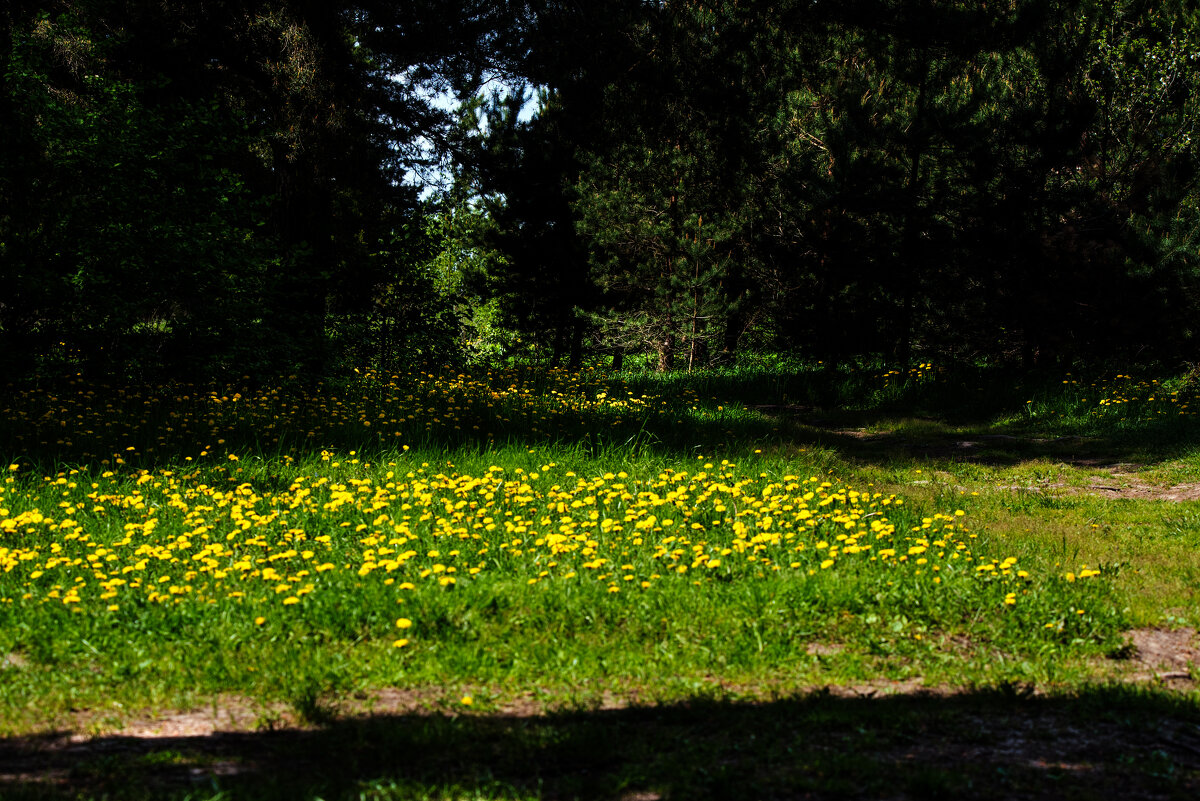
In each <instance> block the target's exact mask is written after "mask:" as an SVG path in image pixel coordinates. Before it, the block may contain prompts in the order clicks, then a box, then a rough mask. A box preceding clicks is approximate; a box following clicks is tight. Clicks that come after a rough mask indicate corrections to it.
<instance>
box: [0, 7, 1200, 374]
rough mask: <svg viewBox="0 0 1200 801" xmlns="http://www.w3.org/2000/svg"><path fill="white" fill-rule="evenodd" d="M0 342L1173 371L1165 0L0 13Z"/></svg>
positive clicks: (102, 356) (172, 368) (191, 368)
mask: <svg viewBox="0 0 1200 801" xmlns="http://www.w3.org/2000/svg"><path fill="white" fill-rule="evenodd" d="M0 59H2V61H0V74H2V80H3V86H2V90H0V142H2V143H3V144H2V145H0V367H2V368H3V370H4V372H5V375H6V376H8V377H10V378H13V377H20V376H29V375H33V374H38V373H44V372H47V371H49V372H61V371H62V370H64V369H67V370H69V371H76V372H79V371H82V372H83V373H85V374H87V375H91V376H100V375H103V376H121V377H125V378H134V379H147V380H159V379H162V378H170V377H175V376H179V375H186V376H189V377H196V376H210V377H214V378H216V377H222V376H229V375H239V376H240V375H248V376H254V377H261V378H267V377H273V376H282V375H289V374H301V375H306V376H319V375H327V374H331V373H338V372H346V371H349V370H351V369H352V368H358V369H367V368H374V369H381V370H384V371H386V370H389V369H395V368H396V366H397V365H411V364H424V363H430V364H432V363H437V364H447V363H449V364H462V365H472V364H475V365H478V364H504V363H515V362H533V363H539V364H562V365H566V366H578V365H580V364H584V363H591V364H603V365H606V366H611V367H615V368H618V369H619V368H621V367H622V366H623V365H625V364H626V363H627V362H628V364H630V365H637V366H645V367H648V368H651V369H657V370H693V369H699V368H702V367H709V366H714V365H734V364H738V363H739V362H745V361H747V360H751V361H752V360H753V359H754V358H756V357H761V356H762V355H764V354H775V355H779V354H786V355H794V356H798V357H802V358H806V359H813V360H822V361H824V362H826V363H830V364H833V363H841V362H847V361H850V362H852V361H854V360H861V359H864V358H867V359H882V360H884V361H885V362H887V363H893V364H899V365H901V366H907V365H912V364H915V363H917V362H919V361H923V360H933V359H936V360H937V361H939V362H940V363H953V362H968V363H1011V364H1017V365H1021V366H1024V367H1028V366H1034V365H1045V366H1050V367H1051V368H1060V367H1063V366H1070V365H1072V364H1078V363H1081V362H1084V363H1104V364H1109V365H1122V364H1129V363H1140V364H1158V365H1165V366H1167V369H1177V368H1178V367H1179V365H1180V364H1181V363H1184V362H1188V361H1189V360H1194V359H1195V352H1196V336H1197V333H1196V331H1195V330H1194V329H1195V320H1196V319H1197V317H1198V314H1197V313H1198V312H1200V308H1198V306H1200V286H1198V281H1197V279H1198V276H1200V192H1198V186H1197V176H1198V175H1200V151H1198V149H1197V146H1198V141H1197V140H1196V139H1194V136H1195V134H1196V133H1197V131H1196V126H1197V120H1198V119H1200V107H1198V103H1200V91H1198V88H1200V86H1198V84H1200V64H1198V63H1197V61H1198V59H1200V13H1198V12H1197V11H1196V10H1195V9H1194V6H1193V5H1192V4H1191V3H1189V2H1186V0H1166V1H1165V2H1151V1H1150V0H1117V1H1116V2H1111V1H1108V0H1105V1H1103V2H1102V1H1101V0H1007V1H1006V2H996V1H992V2H989V1H988V0H847V1H846V2H841V1H839V2H825V1H823V0H785V1H784V2H771V3H765V2H754V0H728V1H726V2H717V1H715V0H714V1H713V2H697V1H696V0H659V1H658V2H653V1H651V0H610V1H609V2H605V3H578V2H567V1H565V0H562V1H554V0H528V1H527V2H481V1H479V0H412V2H404V3H395V2H376V1H375V0H360V2H356V3H336V2H332V3H326V2H313V1H312V0H270V1H266V0H212V2H205V3H202V4H199V3H190V2H181V1H179V0H168V1H166V2H154V3H149V2H139V0H48V1H47V0H38V1H37V2H30V1H29V0H13V1H12V2H10V3H7V4H6V10H4V11H3V12H0Z"/></svg>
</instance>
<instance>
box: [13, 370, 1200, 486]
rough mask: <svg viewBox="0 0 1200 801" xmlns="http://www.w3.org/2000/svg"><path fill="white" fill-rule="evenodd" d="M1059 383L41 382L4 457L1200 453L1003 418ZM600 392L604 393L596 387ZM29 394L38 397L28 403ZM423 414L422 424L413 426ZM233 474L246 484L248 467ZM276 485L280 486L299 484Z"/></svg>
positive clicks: (1121, 458) (1134, 457)
mask: <svg viewBox="0 0 1200 801" xmlns="http://www.w3.org/2000/svg"><path fill="white" fill-rule="evenodd" d="M504 376H505V378H504V380H503V381H500V380H498V379H493V380H494V381H496V385H497V386H507V385H509V384H514V383H515V384H516V385H520V386H521V387H525V388H528V390H529V392H530V393H532V394H531V395H530V397H540V398H541V399H542V401H545V400H547V398H552V394H553V392H552V391H553V388H554V385H552V384H548V383H547V382H546V380H545V376H544V374H542V373H537V372H536V371H513V372H511V373H505V374H504ZM1059 378H1060V377H1059V376H1045V375H1043V376H1032V377H1029V376H1026V377H1024V378H1021V377H1020V376H1019V375H1017V374H1009V373H998V372H987V371H974V372H968V373H962V374H954V375H951V376H950V377H948V378H942V379H939V380H938V381H936V382H931V383H913V384H911V385H910V384H905V385H904V386H903V387H901V388H899V389H897V390H896V391H894V392H891V393H890V394H887V393H885V395H883V396H881V395H880V394H879V392H878V391H877V390H871V389H870V387H871V386H872V382H874V381H876V378H873V377H872V374H870V373H866V372H855V371H846V370H842V371H838V370H829V371H816V372H809V373H803V374H800V373H797V374H795V375H779V374H774V373H769V372H766V373H762V374H761V375H759V374H755V373H753V372H750V373H731V374H730V375H725V376H713V375H709V374H697V375H696V376H687V375H673V376H667V377H664V378H658V377H655V376H634V377H625V376H623V377H621V378H620V380H621V381H623V382H624V383H622V384H621V385H620V386H621V390H620V391H619V392H618V391H616V390H614V397H617V396H619V397H626V395H627V394H628V393H629V392H633V393H635V395H636V393H637V392H642V391H645V392H647V393H651V394H652V395H653V397H654V398H657V399H660V400H661V399H667V405H666V406H665V407H658V406H655V407H654V408H650V407H637V406H630V407H627V408H624V409H622V408H618V407H606V408H604V409H602V410H600V411H596V412H593V413H589V412H585V411H581V410H578V409H567V410H565V411H564V412H563V413H562V414H547V413H546V411H545V407H539V406H537V404H536V403H535V404H534V406H533V407H526V406H524V405H522V404H524V403H525V401H520V402H513V403H511V404H508V405H504V403H500V402H497V403H498V404H499V405H496V406H494V407H493V406H489V405H488V404H490V403H491V402H492V400H493V399H492V398H490V396H488V394H487V393H482V394H481V393H480V392H479V391H477V390H472V392H474V394H473V395H471V397H470V398H468V397H466V396H463V397H462V398H458V397H454V396H452V395H445V396H443V397H442V398H441V400H438V401H437V402H436V403H435V402H434V401H432V400H430V398H432V397H434V396H432V395H422V394H421V386H420V385H419V384H412V385H411V386H409V385H405V388H404V389H403V390H401V394H404V393H406V392H410V391H411V394H412V397H414V398H415V400H412V401H407V400H405V401H402V402H401V403H399V404H397V403H396V402H394V399H393V400H392V401H389V400H387V398H386V395H387V393H386V392H384V390H382V389H380V388H379V387H373V386H367V385H355V384H341V385H333V384H331V385H317V386H316V387H315V388H314V387H304V388H300V387H295V386H293V387H284V388H282V389H281V390H280V392H279V393H278V394H277V395H276V394H273V395H271V397H270V400H269V404H268V405H269V407H270V408H266V409H265V410H263V411H262V413H261V414H258V413H252V410H250V409H247V408H246V406H247V404H246V403H245V402H244V401H236V400H234V399H235V398H238V397H242V395H243V393H244V396H245V397H247V398H248V397H251V396H252V395H253V394H254V393H255V392H257V391H261V388H255V387H252V386H241V387H239V386H236V385H235V386H226V387H221V388H219V389H217V390H211V391H210V390H207V389H205V390H200V389H198V388H195V387H188V388H186V391H184V390H183V389H180V387H179V386H175V387H174V388H172V387H169V386H164V387H143V388H140V389H138V388H132V389H131V388H122V387H115V388H114V387H104V386H99V385H97V386H92V385H83V384H80V383H78V382H74V383H66V384H63V385H62V386H56V387H53V388H52V390H53V391H50V392H45V393H41V394H38V393H34V394H33V395H23V394H22V392H25V391H26V390H28V389H29V388H25V389H23V390H20V391H18V389H19V388H16V387H13V386H10V387H8V390H9V392H10V393H12V394H13V400H12V401H11V406H12V408H11V409H10V410H9V414H8V415H7V416H6V417H4V418H0V459H4V460H7V461H10V462H16V463H19V464H21V465H22V467H23V468H28V469H33V470H36V471H38V472H41V473H43V474H48V473H52V472H54V471H55V470H58V469H61V468H62V467H64V466H80V465H87V466H92V467H100V468H109V469H117V468H118V467H119V465H118V463H117V461H116V459H118V458H120V459H122V460H123V465H121V466H120V467H121V469H125V470H130V469H136V468H142V467H147V468H153V467H157V466H161V465H165V464H170V465H181V464H184V463H185V461H184V460H186V459H190V460H193V462H192V463H193V464H200V463H204V462H207V463H208V464H210V465H212V464H222V463H223V462H224V460H225V458H226V455H227V454H229V453H233V454H240V455H242V456H243V457H244V456H246V455H250V456H251V457H254V456H261V457H263V458H265V459H271V458H276V457H279V456H281V455H288V456H291V457H293V458H296V459H305V458H307V457H311V456H314V455H319V454H320V453H321V452H322V451H330V452H333V453H335V454H337V456H338V457H339V458H345V457H346V456H347V454H349V452H350V451H354V452H355V453H356V455H357V456H358V458H360V459H361V460H363V461H368V460H369V461H380V460H381V459H384V458H395V457H396V456H397V455H398V453H399V452H400V451H399V449H400V448H402V447H403V446H405V445H408V446H411V447H413V448H416V449H418V450H421V451H422V452H425V453H428V452H435V453H436V452H439V451H440V452H461V451H463V450H466V451H488V450H491V449H494V448H496V447H505V446H509V447H515V448H537V447H545V446H549V447H553V448H566V449H569V450H574V451H577V452H578V453H579V454H580V455H582V456H586V457H595V458H606V459H610V458H614V457H615V458H618V459H624V458H641V457H645V456H649V457H660V458H679V457H685V458H695V457H696V456H697V455H703V456H706V457H707V456H716V455H719V456H722V457H725V456H728V457H730V458H739V459H740V458H743V457H745V456H747V455H751V454H753V453H754V451H755V450H760V449H761V450H764V451H766V452H767V453H771V452H776V451H782V452H784V453H787V454H789V455H791V454H793V453H794V452H795V451H798V450H800V449H822V450H826V451H831V452H833V453H834V454H835V455H837V456H840V457H843V458H845V459H848V460H850V461H852V462H858V463H863V464H874V465H884V466H888V465H896V464H905V463H915V462H919V463H933V462H947V461H948V462H969V463H977V464H983V465H994V466H1009V465H1014V464H1019V463H1022V462H1027V461H1047V460H1048V461H1053V462H1063V463H1066V464H1073V465H1079V466H1097V467H1103V466H1111V465H1114V464H1122V463H1141V464H1144V463H1153V462H1160V461H1165V460H1169V459H1174V458H1179V457H1180V456H1184V455H1188V454H1192V453H1195V452H1196V451H1197V450H1200V417H1178V418H1159V419H1151V420H1147V421H1145V422H1130V423H1126V424H1122V425H1121V426H1120V427H1109V428H1107V429H1105V428H1095V429H1094V430H1088V429H1085V428H1078V427H1077V428H1074V429H1072V428H1071V427H1070V426H1066V425H1063V424H1061V423H1055V422H1043V421H1041V420H1032V419H1030V420H1024V421H1021V422H1017V423H1012V422H1008V423H998V422H995V421H997V420H1009V421H1012V420H1014V419H1018V420H1019V419H1020V418H1016V417H1014V415H1015V414H1017V413H1020V412H1022V411H1023V410H1024V408H1025V401H1024V400H1021V399H1022V398H1026V396H1028V395H1032V394H1036V393H1042V395H1044V396H1047V397H1049V396H1050V393H1052V392H1053V391H1054V386H1055V385H1056V383H1057V385H1061V381H1060V380H1058V379H1059ZM597 381H599V379H597ZM601 386H602V384H601V383H595V384H594V386H593V388H592V390H590V391H599V389H600V388H601ZM614 386H615V385H614ZM628 387H632V388H633V389H632V390H629V389H627V388H628ZM610 388H611V387H610ZM41 389H45V388H44V387H43V388H41ZM39 392H40V390H39ZM213 392H215V395H212V397H210V395H211V394H212V393H213ZM539 393H540V394H539ZM548 393H549V394H548ZM872 393H874V394H872ZM180 395H183V396H184V397H183V399H182V400H180V397H179V396H180ZM28 397H33V398H35V400H33V401H27V400H23V399H27V398H28ZM260 397H261V396H260ZM213 398H216V400H214V399H213ZM60 401H61V402H60ZM466 401H470V402H466ZM657 402H658V401H655V403H657ZM239 403H241V404H242V405H241V406H239V405H238V404H239ZM22 404H27V405H28V404H32V405H33V406H34V407H36V408H24V407H23V405H22ZM438 404H441V405H440V406H439V405H438ZM446 404H451V405H456V406H457V405H461V408H454V409H449V408H446ZM400 406H402V407H403V408H399V407H400ZM435 407H436V408H435ZM93 411H95V414H93V413H92V412H93ZM413 412H415V413H416V414H415V415H414V419H413V420H409V419H407V414H408V413H413ZM202 452H203V453H204V454H205V455H204V456H201V453H202ZM226 467H228V468H229V470H230V471H231V472H236V466H231V465H226ZM256 480H258V481H265V482H266V484H265V485H264V487H263V488H265V489H273V488H276V487H273V486H271V485H270V480H271V477H270V476H260V477H258V478H257V479H256ZM278 481H279V487H286V485H287V483H288V482H287V479H286V478H279V479H278Z"/></svg>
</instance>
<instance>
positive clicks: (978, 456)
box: [758, 406, 1200, 468]
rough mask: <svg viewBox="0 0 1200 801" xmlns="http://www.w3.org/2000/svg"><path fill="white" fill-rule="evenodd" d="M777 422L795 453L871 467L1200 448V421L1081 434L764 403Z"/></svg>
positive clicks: (1092, 460) (1087, 459) (1149, 457)
mask: <svg viewBox="0 0 1200 801" xmlns="http://www.w3.org/2000/svg"><path fill="white" fill-rule="evenodd" d="M758 410H759V411H760V412H761V413H763V414H764V415H767V416H770V417H772V418H774V419H777V420H779V421H780V429H781V431H784V432H785V434H784V437H785V441H787V442H789V443H790V444H792V445H793V446H794V447H796V448H823V449H827V450H831V451H833V452H835V453H837V454H838V455H839V456H841V457H843V458H845V459H848V460H850V461H852V462H857V463H860V464H869V465H898V464H934V463H938V462H958V463H967V464H979V465H987V466H993V467H1011V466H1014V465H1018V464H1022V463H1025V462H1034V461H1041V462H1046V461H1048V462H1054V463H1061V464H1068V465H1072V466H1075V467H1096V468H1112V467H1118V466H1129V465H1144V464H1153V463H1158V462H1164V461H1169V460H1172V459H1178V458H1181V457H1185V456H1189V455H1193V454H1195V453H1196V452H1197V451H1198V450H1200V419H1195V418H1188V419H1187V420H1182V421H1170V422H1154V421H1151V422H1147V423H1145V424H1141V425H1137V424H1130V425H1128V426H1126V427H1124V428H1123V429H1122V430H1120V431H1119V432H1117V433H1114V434H1106V435H1099V434H1088V433H1084V434H1076V433H1070V431H1069V429H1063V428H1054V429H1038V428H1036V427H1033V426H1022V427H1015V426H1012V425H1000V424H991V423H987V422H977V423H974V424H950V423H948V422H946V421H945V420H943V419H937V418H914V417H910V416H904V415H897V414H884V413H879V412H846V411H841V410H833V411H824V410H817V409H804V408H799V407H772V406H762V407H758Z"/></svg>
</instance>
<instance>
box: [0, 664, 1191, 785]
mask: <svg viewBox="0 0 1200 801" xmlns="http://www.w3.org/2000/svg"><path fill="white" fill-rule="evenodd" d="M1113 793H1117V794H1118V795H1119V796H1120V797H1125V798H1150V797H1153V798H1180V799H1191V798H1195V797H1197V794H1198V793H1200V705H1198V702H1197V701H1196V698H1195V696H1194V695H1191V696H1182V695H1179V694H1171V693H1167V692H1166V691H1161V690H1149V689H1146V688H1138V689H1135V688H1129V687H1114V688H1104V689H1094V690H1086V691H1083V692H1081V693H1080V694H1079V695H1076V696H1073V697H1070V698H1066V697H1063V698H1046V697H1031V696H1028V695H1025V694H1023V693H1022V692H1020V691H1017V690H1015V689H1001V690H993V691H987V692H977V693H961V694H952V695H947V694H918V695H913V696H881V697H863V696H854V695H853V694H844V693H843V694H833V693H829V692H823V693H817V694H813V695H808V696H804V697H798V698H789V699H781V700H775V701H769V702H754V703H750V702H737V701H726V700H719V699H712V698H702V699H696V700H693V701H691V702H685V703H679V704H672V705H664V706H647V707H630V708H623V709H614V710H581V711H570V712H560V713H550V714H540V715H539V714H532V713H530V714H492V715H489V714H483V713H470V714H466V715H459V716H454V715H449V714H445V713H429V714H397V715H378V714H377V715H372V716H364V717H357V718H349V719H343V720H339V721H337V722H334V723H332V724H329V725H327V726H325V727H323V728H319V729H314V730H307V731H301V730H283V731H261V732H249V733H247V732H240V733H219V734H215V735H211V736H202V737H165V738H156V739H142V738H134V737H123V736H120V735H112V736H103V737H97V738H93V739H91V740H85V741H73V740H71V739H70V738H67V737H66V736H64V735H62V734H50V735H44V736H40V737H28V738H21V739H13V740H7V741H3V742H0V797H3V798H5V799H9V800H10V801H25V800H26V799H44V800H46V801H51V800H53V801H58V799H67V798H72V799H74V798H99V797H105V798H110V799H147V798H184V797H188V798H192V799H201V798H216V797H219V798H221V799H273V798H279V799H284V798H286V799H308V798H318V797H319V798H324V799H350V798H355V799H357V798H428V797H433V798H443V797H446V798H451V797H452V798H461V797H470V798H547V799H571V798H577V799H640V800H641V801H649V799H656V798H664V799H666V798H673V799H706V798H712V799H725V798H780V799H790V798H889V799H902V798H913V799H917V798H961V797H971V798H996V799H1002V798H1005V799H1006V798H1036V799H1050V798H1054V799H1058V798H1064V797H1068V798H1069V797H1080V798H1101V797H1112V794H1113Z"/></svg>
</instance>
